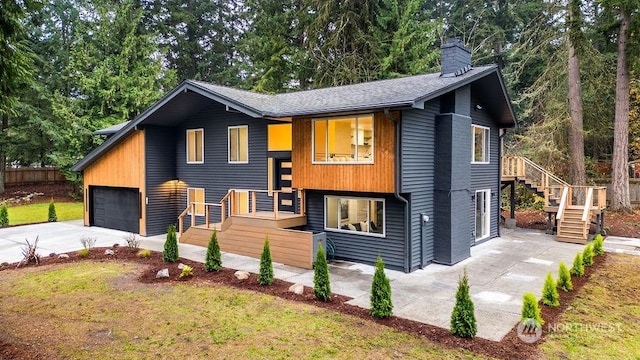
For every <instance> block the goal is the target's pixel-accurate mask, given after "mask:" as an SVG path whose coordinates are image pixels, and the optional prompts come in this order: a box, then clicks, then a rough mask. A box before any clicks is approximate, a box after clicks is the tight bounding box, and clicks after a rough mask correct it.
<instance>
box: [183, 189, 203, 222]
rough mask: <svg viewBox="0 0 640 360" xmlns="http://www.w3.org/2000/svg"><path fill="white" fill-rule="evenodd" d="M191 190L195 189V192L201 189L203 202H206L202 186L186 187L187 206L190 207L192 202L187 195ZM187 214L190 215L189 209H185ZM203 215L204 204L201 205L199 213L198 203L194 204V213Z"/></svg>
mask: <svg viewBox="0 0 640 360" xmlns="http://www.w3.org/2000/svg"><path fill="white" fill-rule="evenodd" d="M191 190H194V191H196V192H197V191H198V190H202V200H203V202H206V197H205V191H204V188H197V187H188V188H187V206H188V207H191V202H192V201H191V199H190V196H189V193H190V191H191ZM187 215H191V211H187ZM204 215H205V210H204V206H203V207H202V213H199V212H198V205H196V213H195V216H204Z"/></svg>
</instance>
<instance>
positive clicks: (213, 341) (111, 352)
mask: <svg viewBox="0 0 640 360" xmlns="http://www.w3.org/2000/svg"><path fill="white" fill-rule="evenodd" d="M140 266H141V265H134V264H122V263H111V262H92V261H86V262H81V263H75V264H64V265H58V266H53V267H52V266H42V267H30V268H26V269H23V270H20V271H1V272H0V288H2V292H0V319H2V321H1V322H0V345H1V344H2V341H4V342H5V343H14V344H15V343H37V344H38V349H39V350H40V351H46V352H47V354H46V355H47V356H50V357H60V358H68V359H107V358H108V359H142V358H145V359H150V358H157V359H183V358H185V359H186V358H189V359H193V358H202V359H205V358H206V359H209V358H226V359H264V358H278V359H281V358H291V359H323V358H331V359H333V358H337V359H371V358H375V359H391V358H411V359H414V358H419V359H443V358H448V359H471V358H474V359H475V358H482V357H478V355H474V354H472V353H470V352H467V351H464V350H460V349H449V348H444V347H442V346H440V345H438V344H436V343H432V342H429V341H427V340H425V339H423V338H419V337H417V336H413V335H409V334H406V333H401V332H398V331H395V330H393V329H391V328H389V327H386V326H383V325H379V324H376V323H375V322H373V321H370V320H365V319H361V318H357V317H353V316H350V315H345V314H340V313H336V312H332V311H330V310H327V309H322V308H318V307H314V306H310V305H307V304H301V303H296V302H292V301H288V300H284V299H282V298H278V297H273V296H269V295H263V294H257V293H254V292H250V291H245V290H239V289H235V288H229V287H225V286H222V285H214V284H207V286H202V284H198V283H197V282H195V281H193V282H192V281H190V282H189V283H184V284H182V283H179V284H177V285H169V284H151V285H149V284H143V283H140V282H138V281H137V280H136V271H137V270H138V269H139V268H140ZM142 266H143V265H142ZM3 334H4V335H3ZM0 348H1V346H0Z"/></svg>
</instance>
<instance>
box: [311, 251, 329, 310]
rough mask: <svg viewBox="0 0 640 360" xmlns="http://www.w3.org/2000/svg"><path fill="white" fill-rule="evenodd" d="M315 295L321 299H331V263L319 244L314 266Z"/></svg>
mask: <svg viewBox="0 0 640 360" xmlns="http://www.w3.org/2000/svg"><path fill="white" fill-rule="evenodd" d="M313 295H314V296H315V297H316V299H318V300H320V301H329V300H331V283H330V281H329V264H327V257H326V256H325V253H324V248H323V247H322V245H320V246H318V253H317V254H316V264H315V266H314V268H313Z"/></svg>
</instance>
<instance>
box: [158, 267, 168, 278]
mask: <svg viewBox="0 0 640 360" xmlns="http://www.w3.org/2000/svg"><path fill="white" fill-rule="evenodd" d="M168 277H169V269H162V270H160V271H158V273H157V274H156V279H162V278H168Z"/></svg>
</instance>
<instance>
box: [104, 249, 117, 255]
mask: <svg viewBox="0 0 640 360" xmlns="http://www.w3.org/2000/svg"><path fill="white" fill-rule="evenodd" d="M104 254H105V255H111V256H113V255H115V254H116V253H115V251H113V250H111V249H106V250H105V251H104Z"/></svg>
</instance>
